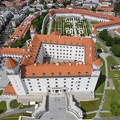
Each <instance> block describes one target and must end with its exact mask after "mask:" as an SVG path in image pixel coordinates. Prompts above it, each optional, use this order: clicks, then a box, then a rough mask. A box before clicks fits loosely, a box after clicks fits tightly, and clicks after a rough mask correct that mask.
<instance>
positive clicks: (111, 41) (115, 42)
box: [99, 29, 120, 57]
mask: <svg viewBox="0 0 120 120" xmlns="http://www.w3.org/2000/svg"><path fill="white" fill-rule="evenodd" d="M99 37H100V38H101V39H102V40H103V41H105V42H106V45H107V46H111V49H110V50H111V51H112V52H113V54H114V55H115V56H117V57H120V37H118V36H116V37H114V38H112V37H111V36H110V35H109V34H108V31H107V30H106V29H105V30H102V31H101V32H100V33H99Z"/></svg>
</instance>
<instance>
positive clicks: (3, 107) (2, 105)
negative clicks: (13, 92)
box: [0, 101, 7, 112]
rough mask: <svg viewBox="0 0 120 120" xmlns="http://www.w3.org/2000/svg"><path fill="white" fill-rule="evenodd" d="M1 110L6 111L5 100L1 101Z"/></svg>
mask: <svg viewBox="0 0 120 120" xmlns="http://www.w3.org/2000/svg"><path fill="white" fill-rule="evenodd" d="M0 110H3V112H6V110H7V106H6V102H5V101H2V102H0Z"/></svg>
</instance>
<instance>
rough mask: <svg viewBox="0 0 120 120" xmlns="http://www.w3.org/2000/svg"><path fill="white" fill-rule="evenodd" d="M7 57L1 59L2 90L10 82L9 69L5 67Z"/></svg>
mask: <svg viewBox="0 0 120 120" xmlns="http://www.w3.org/2000/svg"><path fill="white" fill-rule="evenodd" d="M5 61H6V59H3V60H1V64H0V66H1V68H0V90H2V89H4V88H5V87H6V86H7V84H8V82H9V81H8V77H7V75H6V73H7V71H6V68H5Z"/></svg>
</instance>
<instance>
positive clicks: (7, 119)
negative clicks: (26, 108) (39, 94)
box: [2, 113, 31, 120]
mask: <svg viewBox="0 0 120 120" xmlns="http://www.w3.org/2000/svg"><path fill="white" fill-rule="evenodd" d="M22 115H23V116H31V114H27V113H20V114H15V115H10V116H7V117H4V118H2V120H18V118H19V116H22Z"/></svg>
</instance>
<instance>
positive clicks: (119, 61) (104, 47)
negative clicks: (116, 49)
mask: <svg viewBox="0 0 120 120" xmlns="http://www.w3.org/2000/svg"><path fill="white" fill-rule="evenodd" d="M96 40H97V42H99V44H100V45H101V46H102V48H103V49H105V50H106V51H107V52H108V53H109V54H110V55H111V56H112V57H113V58H114V59H115V60H116V62H117V63H118V64H120V59H119V58H117V57H116V56H115V55H114V54H113V53H112V52H111V51H110V50H109V49H108V48H107V47H106V46H105V45H104V44H103V43H102V42H101V41H100V40H99V39H98V37H96Z"/></svg>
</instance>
